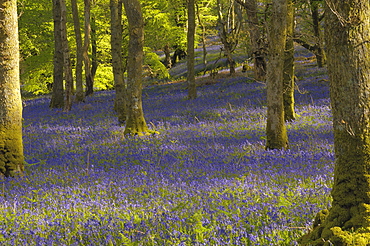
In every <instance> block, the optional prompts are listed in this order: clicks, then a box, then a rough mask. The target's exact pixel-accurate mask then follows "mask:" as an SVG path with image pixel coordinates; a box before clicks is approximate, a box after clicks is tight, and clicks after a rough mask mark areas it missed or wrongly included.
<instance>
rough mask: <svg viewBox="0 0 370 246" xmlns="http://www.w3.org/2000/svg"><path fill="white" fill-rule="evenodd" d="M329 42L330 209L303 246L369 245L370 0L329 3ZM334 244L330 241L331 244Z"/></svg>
mask: <svg viewBox="0 0 370 246" xmlns="http://www.w3.org/2000/svg"><path fill="white" fill-rule="evenodd" d="M327 4H329V5H328V6H327V8H326V26H325V38H326V40H325V41H326V46H327V64H328V72H329V78H330V88H331V106H332V113H333V128H334V150H335V168H334V185H333V189H332V192H331V195H332V198H333V202H332V207H331V208H330V209H329V211H322V212H320V213H319V214H318V216H317V217H316V220H315V222H314V229H313V231H312V232H310V233H309V234H308V235H305V236H304V237H302V238H301V241H300V242H301V244H302V245H338V246H342V245H358V246H365V245H370V130H369V129H370V77H369V74H370V43H369V40H370V32H369V30H370V2H369V1H363V0H331V1H328V2H327ZM329 242H330V243H329Z"/></svg>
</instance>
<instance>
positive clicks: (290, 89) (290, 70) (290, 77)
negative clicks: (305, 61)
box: [283, 0, 296, 121]
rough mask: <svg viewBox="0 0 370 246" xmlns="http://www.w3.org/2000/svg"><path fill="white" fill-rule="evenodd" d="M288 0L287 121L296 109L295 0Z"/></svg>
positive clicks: (285, 56) (285, 103) (285, 89)
mask: <svg viewBox="0 0 370 246" xmlns="http://www.w3.org/2000/svg"><path fill="white" fill-rule="evenodd" d="M287 1H288V15H287V36H286V44H285V53H284V77H283V78H284V80H283V81H284V88H283V91H284V92H283V95H284V97H283V98H284V119H285V121H293V120H295V117H296V114H295V110H294V42H293V35H294V33H293V32H294V4H293V0H287Z"/></svg>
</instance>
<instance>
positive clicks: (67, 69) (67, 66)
mask: <svg viewBox="0 0 370 246" xmlns="http://www.w3.org/2000/svg"><path fill="white" fill-rule="evenodd" d="M59 1H60V10H61V25H60V35H61V39H62V47H63V69H64V79H65V99H64V109H63V110H64V111H65V112H68V111H70V110H71V108H72V88H73V75H72V64H71V56H70V52H69V45H68V38H67V6H66V2H65V0H59Z"/></svg>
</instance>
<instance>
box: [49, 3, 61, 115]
mask: <svg viewBox="0 0 370 246" xmlns="http://www.w3.org/2000/svg"><path fill="white" fill-rule="evenodd" d="M53 19H54V61H53V63H54V74H53V91H52V95H51V101H50V107H51V108H63V107H64V86H63V82H64V79H63V78H64V76H63V63H64V60H63V59H64V56H63V42H62V35H61V32H60V30H61V19H62V18H61V6H60V1H59V0H53Z"/></svg>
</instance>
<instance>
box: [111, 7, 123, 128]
mask: <svg viewBox="0 0 370 246" xmlns="http://www.w3.org/2000/svg"><path fill="white" fill-rule="evenodd" d="M119 9H122V1H121V0H110V10H111V47H112V66H113V76H114V87H115V89H116V97H115V101H114V109H115V111H116V112H117V114H118V122H119V123H120V124H123V123H124V122H125V121H126V96H125V95H126V86H125V82H124V78H123V60H122V41H123V40H122V25H121V22H122V16H120V15H119V13H122V12H121V11H119Z"/></svg>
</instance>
